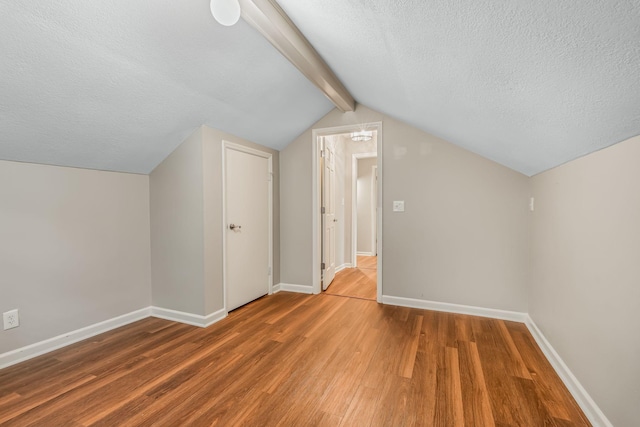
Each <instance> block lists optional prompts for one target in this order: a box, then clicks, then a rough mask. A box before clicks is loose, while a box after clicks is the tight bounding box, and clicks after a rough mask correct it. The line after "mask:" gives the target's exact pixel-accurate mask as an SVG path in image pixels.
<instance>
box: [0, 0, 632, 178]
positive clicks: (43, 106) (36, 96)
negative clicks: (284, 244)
mask: <svg viewBox="0 0 640 427" xmlns="http://www.w3.org/2000/svg"><path fill="white" fill-rule="evenodd" d="M278 3H279V4H280V5H281V6H282V7H283V9H284V10H285V11H286V12H287V13H288V14H289V16H290V17H291V19H292V20H293V22H294V23H296V25H298V27H299V28H300V29H301V31H302V32H303V33H304V34H305V35H306V37H307V38H308V39H309V41H310V42H311V44H312V45H313V46H314V47H315V48H316V49H317V50H318V51H319V53H320V54H321V55H322V56H323V58H324V59H325V60H326V61H327V63H328V64H329V66H330V67H331V68H332V69H333V71H334V72H335V73H336V75H337V76H338V77H339V78H340V79H341V80H342V82H343V83H344V85H345V86H346V87H347V88H348V89H349V90H350V91H351V93H352V95H353V96H354V97H355V98H356V100H357V101H358V102H359V103H361V104H365V105H367V106H369V107H371V108H374V109H376V110H379V111H381V112H384V113H386V114H388V115H390V116H393V117H396V118H398V119H400V120H403V121H405V122H407V123H410V124H412V125H414V126H416V127H418V128H420V129H423V130H425V131H427V132H430V133H432V134H434V135H437V136H440V137H442V138H444V139H446V140H448V141H450V142H452V143H454V144H457V145H459V146H461V147H464V148H467V149H469V150H471V151H473V152H476V153H478V154H480V155H483V156H485V157H488V158H490V159H493V160H495V161H497V162H499V163H502V164H504V165H506V166H508V167H510V168H512V169H515V170H517V171H520V172H522V173H524V174H527V175H533V174H536V173H538V172H540V171H543V170H546V169H548V168H551V167H553V166H556V165H558V164H561V163H564V162H566V161H569V160H572V159H574V158H576V157H579V156H581V155H583V154H586V153H589V152H592V151H595V150H598V149H600V148H604V147H606V146H608V145H611V144H614V143H617V142H619V141H621V140H624V139H626V138H628V137H631V136H633V135H637V134H640V72H639V70H640V24H638V23H639V22H640V0H627V1H614V0H598V1H597V0H563V1H557V0H539V1H523V0H510V1H496V0H476V1H464V2H462V1H425V0H393V1H391V0H305V1H300V0H278ZM331 108H332V105H331V104H330V103H329V101H328V100H327V99H326V98H324V96H323V95H321V94H320V92H319V91H318V90H317V89H316V88H315V87H314V86H312V85H311V83H309V82H307V81H306V79H305V78H304V77H303V76H302V75H301V74H300V73H299V72H298V71H297V70H296V69H295V68H294V67H293V66H292V65H290V64H289V63H288V62H287V61H286V60H285V59H284V58H283V57H282V56H281V55H280V54H279V53H278V52H277V51H276V50H275V49H274V48H272V47H271V46H270V45H269V44H268V42H266V41H265V40H264V39H263V38H262V37H261V36H260V35H259V34H258V33H257V32H256V31H254V30H253V29H252V28H250V27H249V26H248V25H247V24H246V23H245V22H244V21H242V20H241V21H240V22H239V23H238V24H236V25H235V26H233V27H222V26H220V25H218V24H217V23H216V22H215V21H214V20H213V18H212V17H211V14H210V13H209V2H208V1H207V0H190V1H187V2H185V1H175V0H135V1H127V0H101V1H93V0H59V1H51V2H27V1H25V2H19V1H9V0H0V159H6V160H18V161H27V162H36V163H48V164H58V165H66V166H76V167H86V168H95V169H106V170H117V171H126V172H136V173H148V172H150V171H151V170H152V169H153V168H154V167H155V166H156V165H157V164H158V163H159V162H160V161H162V159H164V157H165V156H166V155H168V154H169V153H170V152H171V151H172V150H173V149H174V148H175V147H176V146H177V145H178V144H180V142H181V141H182V140H184V138H185V137H186V136H187V135H188V134H189V133H191V132H192V131H193V130H194V129H195V128H196V127H198V126H199V125H201V124H207V125H210V126H212V127H215V128H218V129H221V130H224V131H227V132H230V133H233V134H236V135H238V136H241V137H244V138H247V139H249V140H253V141H255V142H258V143H260V144H263V145H267V146H269V147H272V148H276V149H281V148H283V147H284V146H286V145H287V144H288V143H289V142H290V141H292V140H293V139H294V138H295V137H296V136H297V135H299V134H300V133H301V132H302V131H303V130H305V129H306V128H308V127H309V126H310V125H311V124H312V123H314V122H315V121H316V120H318V119H319V118H321V117H322V116H323V115H324V114H326V113H327V112H328V111H329V110H330V109H331Z"/></svg>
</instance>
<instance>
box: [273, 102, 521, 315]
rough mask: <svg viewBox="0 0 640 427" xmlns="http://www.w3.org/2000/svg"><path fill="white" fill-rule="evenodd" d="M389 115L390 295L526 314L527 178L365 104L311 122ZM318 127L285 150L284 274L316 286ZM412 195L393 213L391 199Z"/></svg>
mask: <svg viewBox="0 0 640 427" xmlns="http://www.w3.org/2000/svg"><path fill="white" fill-rule="evenodd" d="M375 121H382V138H381V139H382V144H383V158H382V163H383V171H384V177H383V215H384V223H383V245H384V246H383V254H384V261H383V263H384V264H383V268H384V272H383V282H384V288H383V293H384V294H385V295H391V296H398V297H407V298H417V299H424V300H432V301H439V302H449V303H457V304H468V305H475V306H481V307H487V308H497V309H507V310H516V311H527V304H526V283H527V280H528V269H529V233H528V225H529V216H528V211H527V203H528V198H529V193H530V185H529V181H528V178H527V177H526V176H524V175H521V174H519V173H517V172H514V171H512V170H510V169H507V168H506V167H503V166H501V165H498V164H496V163H494V162H491V161H489V160H486V159H484V158H482V157H480V156H478V155H475V154H473V153H470V152H468V151H465V150H463V149H460V148H458V147H456V146H454V145H452V144H449V143H447V142H445V141H443V140H441V139H438V138H436V137H434V136H432V135H429V134H427V133H425V132H422V131H420V130H418V129H415V128H413V127H411V126H409V125H406V124H404V123H401V122H399V121H397V120H394V119H392V118H390V117H388V116H385V115H383V114H380V113H377V112H375V111H372V110H370V109H367V108H366V107H363V106H358V108H357V110H356V111H355V112H352V113H344V114H343V113H341V112H339V111H337V110H333V111H331V112H330V113H329V114H327V115H326V116H325V117H324V118H322V119H321V120H320V121H318V122H317V123H316V124H315V125H314V126H313V128H325V127H333V126H342V125H353V124H361V123H366V122H375ZM311 159H312V141H311V129H309V130H307V131H306V132H304V133H303V134H302V135H300V136H299V137H298V138H297V139H296V140H295V141H294V142H292V143H291V144H290V145H289V146H287V147H286V148H285V149H284V150H283V151H282V152H281V153H280V162H281V167H280V172H281V242H280V243H281V277H282V281H283V282H285V283H294V284H301V285H308V286H310V285H312V267H313V266H312V259H311V246H312V245H311V241H312V224H311V204H312V198H311V197H312V188H311V181H312V177H311V166H312V165H311ZM393 200H405V203H406V212H404V213H393V212H392V211H391V201H393Z"/></svg>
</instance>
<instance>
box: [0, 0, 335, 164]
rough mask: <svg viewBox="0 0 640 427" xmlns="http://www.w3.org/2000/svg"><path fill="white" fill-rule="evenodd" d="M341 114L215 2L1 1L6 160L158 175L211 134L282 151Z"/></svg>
mask: <svg viewBox="0 0 640 427" xmlns="http://www.w3.org/2000/svg"><path fill="white" fill-rule="evenodd" d="M332 108H333V105H332V104H331V103H330V102H329V101H328V100H327V99H326V98H325V97H324V96H323V95H322V94H321V93H320V92H319V91H318V90H317V89H316V88H315V87H314V86H313V85H312V84H311V83H309V82H308V81H307V80H306V79H305V78H304V77H303V76H302V75H301V74H300V73H299V72H298V70H297V69H296V68H295V67H293V66H292V65H291V64H290V63H289V62H288V61H287V60H286V59H284V58H283V57H282V56H281V55H280V53H278V52H277V51H276V50H275V49H273V48H272V47H271V45H270V44H269V43H268V42H267V41H266V40H265V39H264V38H263V37H262V36H261V35H260V34H258V33H257V32H256V31H255V30H254V29H253V28H250V27H249V26H248V25H247V24H246V23H245V22H244V21H240V22H239V23H238V24H237V25H235V26H233V27H229V28H227V27H222V26H221V25H219V24H217V23H216V22H215V21H214V19H213V17H212V16H211V13H210V11H209V2H208V1H207V0H190V1H175V0H135V1H129V0H118V1H109V0H101V1H93V0H91V1H88V0H56V1H50V2H48V1H47V2H32V1H24V2H22V1H5V0H1V1H0V159H4V160H17V161H26V162H34V163H45V164H56V165H64V166H75V167H84V168H93V169H104V170H115V171H125V172H136V173H148V172H150V171H151V170H152V169H153V168H154V167H155V166H156V165H157V164H158V163H160V162H161V161H162V160H163V159H164V158H165V157H166V156H167V155H168V154H169V153H170V152H171V151H173V149H175V147H177V146H178V145H179V144H180V143H181V142H182V141H183V140H184V138H185V137H187V136H188V135H189V134H190V133H191V132H192V131H193V130H194V129H196V128H197V127H198V126H200V125H202V124H207V125H210V126H212V127H215V128H218V129H221V130H224V131H227V132H229V133H232V134H235V135H238V136H241V137H244V138H246V139H249V140H252V141H255V142H258V143H261V144H263V145H267V146H270V147H273V148H276V149H280V148H283V147H284V146H285V145H286V144H288V143H289V142H290V141H291V140H293V139H294V138H295V137H296V136H297V135H299V134H300V133H301V132H302V131H304V130H305V129H306V128H308V127H309V126H310V125H311V124H312V123H313V122H315V121H316V120H317V119H318V118H319V117H322V116H323V115H324V114H326V113H327V112H328V111H330V110H331V109H332Z"/></svg>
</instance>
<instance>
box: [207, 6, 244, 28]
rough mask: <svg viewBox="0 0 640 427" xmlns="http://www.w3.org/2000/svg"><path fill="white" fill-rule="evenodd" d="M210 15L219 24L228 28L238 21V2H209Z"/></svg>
mask: <svg viewBox="0 0 640 427" xmlns="http://www.w3.org/2000/svg"><path fill="white" fill-rule="evenodd" d="M211 14H212V15H213V17H214V18H216V21H218V22H219V23H220V24H222V25H224V26H227V27H230V26H232V25H233V24H235V23H236V22H238V19H240V3H238V0H211Z"/></svg>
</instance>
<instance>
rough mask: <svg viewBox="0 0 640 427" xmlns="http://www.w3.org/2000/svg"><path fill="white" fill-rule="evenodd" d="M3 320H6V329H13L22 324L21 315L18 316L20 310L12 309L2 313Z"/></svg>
mask: <svg viewBox="0 0 640 427" xmlns="http://www.w3.org/2000/svg"><path fill="white" fill-rule="evenodd" d="M2 320H3V321H4V330H5V331H6V330H7V329H13V328H17V327H18V326H20V317H19V316H18V310H17V309H16V310H10V311H7V312H6V313H2Z"/></svg>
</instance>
